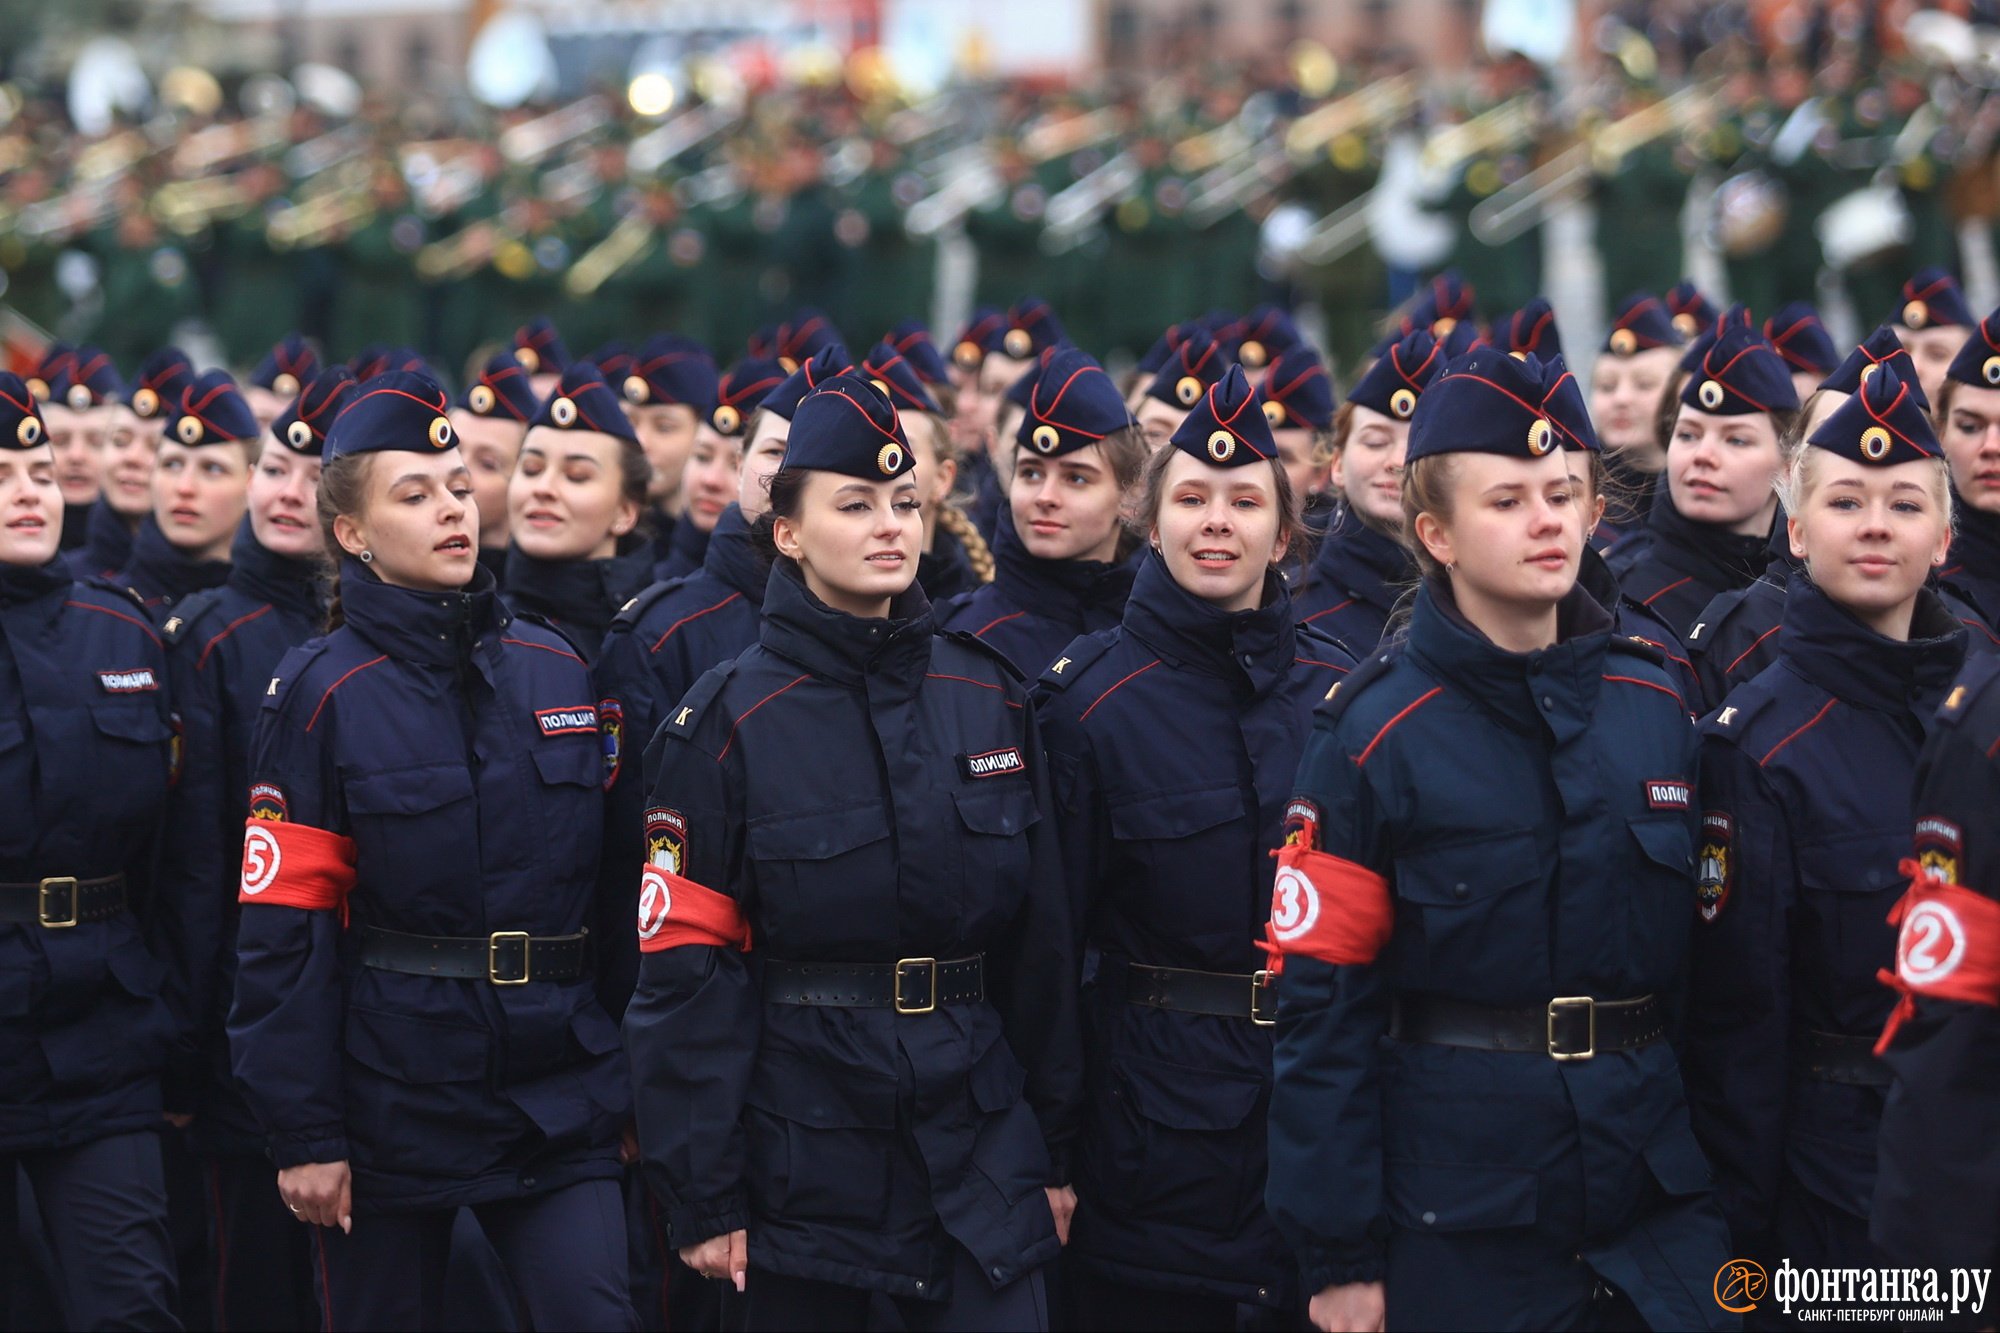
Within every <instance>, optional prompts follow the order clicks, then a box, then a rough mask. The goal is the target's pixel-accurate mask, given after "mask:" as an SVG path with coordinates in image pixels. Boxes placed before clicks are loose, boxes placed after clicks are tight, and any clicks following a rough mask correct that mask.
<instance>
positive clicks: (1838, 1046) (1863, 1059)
mask: <svg viewBox="0 0 2000 1333" xmlns="http://www.w3.org/2000/svg"><path fill="white" fill-rule="evenodd" d="M1792 1073H1793V1074H1794V1075H1796V1076H1797V1077H1799V1078H1809V1079H1813V1080H1814V1081H1816V1082H1820V1083H1850V1084H1853V1085H1854V1086H1855V1087H1858V1088H1886V1087H1888V1086H1889V1066H1887V1065H1885V1064H1883V1063H1882V1062H1881V1061H1880V1060H1877V1059H1876V1058H1875V1038H1873V1037H1852V1036H1848V1035H1847V1034H1845V1033H1840V1032H1816V1031H1814V1030H1813V1029H1812V1028H1793V1029H1792Z"/></svg>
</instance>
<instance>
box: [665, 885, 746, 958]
mask: <svg viewBox="0 0 2000 1333" xmlns="http://www.w3.org/2000/svg"><path fill="white" fill-rule="evenodd" d="M682 944H716V945H721V946H722V947H724V948H736V949H748V948H749V947H750V923H749V922H747V921H745V920H744V919H743V912H742V909H741V908H739V907H737V905H736V900H735V899H734V898H731V897H730V896H729V895H728V894H726V893H717V892H716V891H715V890H714V889H710V888H705V887H703V886H702V885H700V884H697V883H695V882H694V881H693V880H691V879H688V878H686V877H684V876H681V875H676V874H674V873H673V872H672V871H670V870H662V869H660V867H658V866H647V867H646V873H645V874H644V876H642V877H641V879H640V881H639V948H640V949H641V950H642V951H643V952H645V953H658V952H659V951H660V950H662V949H672V948H675V947H677V946H679V945H682Z"/></svg>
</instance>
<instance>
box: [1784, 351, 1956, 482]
mask: <svg viewBox="0 0 2000 1333" xmlns="http://www.w3.org/2000/svg"><path fill="white" fill-rule="evenodd" d="M1915 388H1916V385H1915V384H1914V383H1906V382H1905V381H1904V380H1903V377H1902V376H1901V375H1898V374H1897V373H1896V368H1895V367H1894V366H1889V365H1884V366H1882V367H1881V368H1880V369H1879V370H1878V371H1877V372H1876V373H1875V374H1873V375H1870V376H1869V377H1868V382H1867V383H1866V384H1864V385H1862V386H1861V391H1860V392H1859V393H1856V394H1853V395H1851V396H1850V397H1849V398H1848V399H1847V401H1846V402H1844V403H1842V404H1841V405H1840V406H1839V407H1836V408H1835V409H1834V410H1833V415H1832V416H1829V417H1828V418H1827V419H1826V420H1825V421H1822V422H1820V423H1819V429H1817V430H1815V431H1814V432H1813V433H1812V434H1811V435H1810V436H1808V437H1807V439H1806V443H1807V444H1810V445H1815V446H1817V447H1819V448H1821V449H1826V450H1829V451H1831V452H1833V453H1836V454H1839V455H1840V456H1841V457H1843V458H1851V459H1853V460H1854V461H1855V462H1857V463H1865V464H1868V465H1869V466H1871V467H1893V466H1894V465H1895V464H1897V463H1916V462H1921V461H1922V460H1924V459H1926V458H1936V457H1937V456H1938V453H1939V449H1938V438H1937V432H1936V431H1935V430H1933V429H1932V428H1931V419H1930V413H1929V412H1927V411H1926V410H1925V409H1924V406H1923V402H1922V399H1921V398H1920V396H1919V395H1918V394H1916V393H1915V392H1913V390H1914V389H1915Z"/></svg>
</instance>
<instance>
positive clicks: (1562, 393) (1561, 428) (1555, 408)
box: [1542, 356, 1602, 454]
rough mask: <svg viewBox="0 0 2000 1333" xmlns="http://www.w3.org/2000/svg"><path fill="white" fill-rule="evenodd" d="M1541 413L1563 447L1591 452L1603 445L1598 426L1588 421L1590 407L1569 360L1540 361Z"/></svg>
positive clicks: (1554, 358) (1596, 450) (1595, 451)
mask: <svg viewBox="0 0 2000 1333" xmlns="http://www.w3.org/2000/svg"><path fill="white" fill-rule="evenodd" d="M1542 415H1543V416H1545V417H1547V418H1548V419H1549V424H1550V425H1551V426H1554V427H1555V428H1556V440H1557V442H1558V443H1560V444H1561V445H1562V447H1563V448H1565V449H1576V450H1583V451H1587V452H1589V453H1593V454H1594V453H1597V452H1599V450H1600V449H1601V448H1602V444H1601V443H1600V441H1599V440H1598V438H1597V427H1595V426H1593V425H1592V424H1591V422H1590V406H1589V404H1588V403H1586V402H1584V399H1583V386H1582V385H1581V384H1578V383H1577V382H1576V376H1575V375H1574V374H1572V373H1571V372H1570V368H1569V363H1568V362H1566V361H1564V360H1563V358H1562V357H1560V356H1556V357H1551V358H1550V359H1549V360H1547V361H1545V362H1543V363H1542Z"/></svg>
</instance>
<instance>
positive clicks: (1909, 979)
mask: <svg viewBox="0 0 2000 1333" xmlns="http://www.w3.org/2000/svg"><path fill="white" fill-rule="evenodd" d="M1897 869H1899V870H1901V871H1902V872H1903V873H1904V874H1905V875H1908V876H1909V877H1910V890H1909V892H1908V893H1905V894H1904V895H1903V896H1902V897H1901V898H1899V899H1897V901H1896V906H1895V907H1894V908H1893V909H1891V910H1890V912H1889V924H1890V925H1892V926H1900V927H1901V930H1900V931H1899V932H1898V934H1897V936H1896V970H1895V971H1894V972H1890V971H1888V970H1887V969H1886V968H1885V969H1883V970H1882V971H1879V972H1877V973H1876V974H1875V975H1876V977H1877V978H1878V979H1879V980H1880V981H1881V982H1882V983H1883V984H1884V985H1887V986H1890V987H1893V988H1894V989H1896V990H1899V991H1901V992H1902V993H1903V998H1902V1000H1901V1001H1900V1002H1898V1004H1897V1005H1896V1008H1895V1009H1894V1011H1893V1012H1891V1013H1890V1015H1889V1022H1888V1025H1887V1026H1885V1027H1884V1028H1883V1029H1882V1039H1881V1040H1880V1041H1878V1042H1876V1043H1875V1054H1877V1055H1880V1054H1882V1052H1884V1051H1886V1050H1888V1049H1889V1042H1890V1040H1891V1039H1893V1038H1894V1037H1895V1035H1896V1029H1897V1028H1899V1027H1901V1026H1902V1025H1903V1021H1904V1020H1905V1019H1907V1018H1909V1017H1910V1016H1911V1015H1912V1014H1914V1013H1915V1012H1916V1008H1917V1006H1916V997H1917V996H1919V995H1929V996H1931V997H1933V998H1935V999H1939V1000H1962V1001H1964V1002H1966V1003H1968V1004H1990V1005H1996V1006H2000V902H1995V901H1994V900H1993V899H1991V898H1988V897H1987V896H1986V895H1985V894H1983V893H1975V892H1973V891H1972V890H1971V889H1968V888H1966V887H1965V886H1964V885H1962V884H1952V883H1950V882H1948V881H1945V880H1938V879H1931V878H1929V877H1928V876H1927V875H1925V873H1924V870H1923V867H1922V866H1920V865H1919V864H1918V863H1917V862H1915V861H1913V860H1906V861H1903V862H1901V863H1900V864H1899V865H1898V866H1897Z"/></svg>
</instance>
